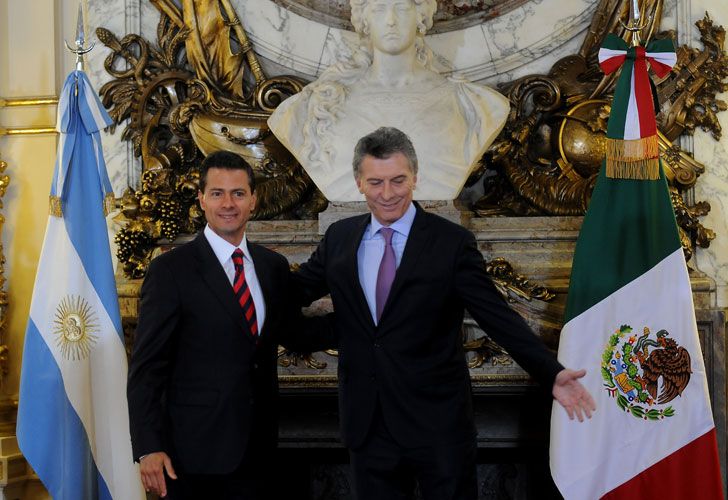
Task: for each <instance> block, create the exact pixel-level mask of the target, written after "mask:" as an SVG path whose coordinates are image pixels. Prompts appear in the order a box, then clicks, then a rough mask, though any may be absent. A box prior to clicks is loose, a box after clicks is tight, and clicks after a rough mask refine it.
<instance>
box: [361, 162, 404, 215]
mask: <svg viewBox="0 0 728 500" xmlns="http://www.w3.org/2000/svg"><path fill="white" fill-rule="evenodd" d="M356 182H357V185H358V186H359V192H360V193H361V194H363V195H364V198H366V201H367V205H368V206H369V210H370V211H371V212H372V215H374V217H376V219H377V220H378V221H379V222H380V223H381V224H383V225H385V226H389V225H390V224H392V223H393V222H396V221H397V220H399V219H400V218H401V217H402V216H403V215H404V213H405V212H406V211H407V209H408V208H409V206H410V203H411V202H412V192H413V191H414V189H415V185H416V183H417V176H416V175H415V174H413V173H412V169H411V168H410V165H409V162H408V161H407V157H406V156H405V155H403V154H402V153H394V154H393V155H391V156H389V157H388V158H384V159H380V158H375V157H374V156H370V155H367V156H365V157H364V158H363V159H362V162H361V166H360V167H359V177H358V178H357V179H356Z"/></svg>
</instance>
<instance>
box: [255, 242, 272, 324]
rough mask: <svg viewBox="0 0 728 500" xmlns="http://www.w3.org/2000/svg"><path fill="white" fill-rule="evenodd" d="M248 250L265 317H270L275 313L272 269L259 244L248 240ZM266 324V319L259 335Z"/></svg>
mask: <svg viewBox="0 0 728 500" xmlns="http://www.w3.org/2000/svg"><path fill="white" fill-rule="evenodd" d="M248 251H249V252H250V256H251V258H252V259H253V264H254V265H255V275H256V277H257V278H258V284H259V285H260V293H261V294H263V301H264V302H265V311H266V312H265V317H266V318H272V317H274V316H272V315H274V314H276V310H275V297H276V295H275V293H274V292H273V289H274V283H273V270H272V269H270V266H269V264H268V261H267V259H266V255H265V252H263V250H262V249H261V247H260V246H259V245H256V244H255V243H251V242H250V241H248ZM266 324H268V321H265V322H264V323H263V328H261V330H260V336H261V337H262V336H263V334H264V333H265V331H266V328H265V326H266Z"/></svg>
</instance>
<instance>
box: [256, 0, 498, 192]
mask: <svg viewBox="0 0 728 500" xmlns="http://www.w3.org/2000/svg"><path fill="white" fill-rule="evenodd" d="M436 8H437V4H436V2H435V0H351V22H352V24H353V25H354V28H355V29H356V32H357V33H358V34H359V45H358V47H355V48H354V49H353V50H352V51H351V53H350V54H348V55H347V57H342V58H341V59H340V60H339V61H337V62H336V63H335V64H333V65H332V66H330V67H329V68H327V69H326V70H325V71H324V72H323V73H322V74H321V76H320V77H319V79H318V80H316V81H314V82H312V83H311V84H309V85H307V86H306V87H305V88H304V89H303V90H302V91H301V92H300V93H298V94H296V95H294V96H292V97H290V98H288V99H286V100H285V101H284V102H283V103H281V105H280V106H279V107H278V109H276V111H275V112H274V113H273V114H272V115H271V117H270V119H269V120H268V124H269V126H270V128H271V130H272V131H273V133H274V134H275V135H276V137H277V138H278V139H279V140H280V141H281V143H282V144H283V145H284V146H285V147H286V148H288V150H290V151H291V152H292V153H293V154H294V155H295V156H296V159H298V161H299V162H300V163H301V165H302V166H303V168H304V169H305V170H306V172H307V173H308V175H309V176H310V177H311V179H313V181H314V182H315V183H316V185H317V186H318V188H319V189H320V190H321V191H322V192H323V194H324V196H326V198H327V199H328V200H330V201H360V200H363V196H362V195H361V194H360V193H359V191H358V189H357V187H356V183H355V182H354V178H353V170H352V158H353V155H354V145H355V144H356V142H357V141H358V140H359V138H361V137H363V136H365V135H366V134H368V133H370V132H372V131H374V130H375V129H377V128H379V127H381V126H389V127H396V128H398V129H400V130H402V131H404V132H405V133H406V134H407V135H408V136H409V137H410V138H411V139H412V142H413V144H414V146H415V150H416V151H417V157H418V160H419V163H420V168H419V172H418V176H417V177H418V181H417V191H416V192H415V197H416V198H417V199H419V200H452V199H455V198H456V197H457V196H458V194H459V193H460V190H461V189H462V187H463V185H464V184H465V181H466V180H467V178H468V175H469V174H470V173H471V172H472V171H473V169H474V168H475V166H476V164H477V162H478V160H480V158H481V156H482V155H483V153H484V152H485V150H486V148H487V147H488V146H489V145H490V144H491V143H492V142H493V140H494V139H495V137H496V136H497V135H498V133H499V132H500V131H501V129H502V128H503V125H504V124H505V121H506V117H507V115H508V110H509V103H508V100H507V99H506V98H505V97H503V96H502V95H501V94H499V93H498V92H496V91H495V90H493V89H491V88H489V87H485V86H482V85H477V84H474V83H470V82H468V81H466V80H463V79H459V78H445V77H443V76H441V75H440V74H438V73H437V72H435V71H433V70H432V69H431V64H430V63H431V59H432V52H431V51H430V50H429V48H428V47H427V46H426V45H425V42H424V35H425V32H426V31H427V30H428V29H429V28H430V27H431V26H432V18H433V15H434V13H435V10H436Z"/></svg>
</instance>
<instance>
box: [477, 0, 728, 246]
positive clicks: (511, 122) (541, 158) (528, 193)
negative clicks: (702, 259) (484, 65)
mask: <svg viewBox="0 0 728 500" xmlns="http://www.w3.org/2000/svg"><path fill="white" fill-rule="evenodd" d="M641 8H642V11H643V12H645V13H646V15H647V16H649V17H648V18H649V20H650V21H649V22H648V24H647V25H646V26H645V27H644V28H643V29H642V31H641V32H640V36H641V39H643V40H649V39H650V38H652V37H666V36H671V34H670V33H659V34H658V33H657V30H658V28H659V21H660V16H661V13H662V1H661V0H646V1H644V2H642V6H641ZM628 13H629V2H627V1H623V0H602V1H601V2H600V4H599V6H598V8H597V12H596V13H595V14H594V17H593V18H592V24H591V26H590V29H589V31H588V33H587V36H586V38H585V40H584V42H583V44H582V47H581V49H580V51H579V53H578V54H576V55H571V56H568V57H566V58H564V59H562V60H560V61H557V62H556V63H555V64H554V65H553V67H552V68H551V70H550V72H549V74H548V75H532V76H527V77H524V78H521V79H519V80H517V81H515V82H513V83H512V84H510V85H509V86H508V87H507V88H506V89H505V90H506V92H507V94H508V96H509V98H510V100H511V102H512V103H513V106H512V110H511V114H510V116H509V119H508V122H507V124H506V126H505V128H504V131H503V133H502V134H501V136H500V137H499V139H498V140H497V141H496V142H495V143H494V144H493V145H492V146H491V148H490V149H489V150H488V151H487V152H486V154H485V156H484V158H483V164H482V168H481V169H480V170H479V171H478V172H476V173H475V174H474V176H471V179H470V183H473V182H476V181H477V179H480V177H481V176H482V179H483V180H482V182H483V187H484V192H485V195H484V196H483V197H482V198H481V199H479V200H478V201H477V202H475V204H474V205H473V207H472V208H473V210H474V211H475V212H476V214H478V215H480V216H491V215H504V214H508V215H580V214H583V213H584V212H585V211H586V207H587V205H588V202H589V197H590V196H591V192H592V190H593V188H594V183H595V181H596V174H597V173H598V171H599V168H600V167H601V164H602V160H603V158H604V156H605V151H606V147H607V141H606V123H607V119H608V117H609V103H610V101H611V94H610V93H611V92H612V90H613V85H614V83H615V81H616V75H609V76H604V75H602V74H601V72H600V71H599V69H598V65H597V62H596V53H597V51H598V49H599V45H600V43H601V41H602V39H603V38H604V36H605V35H606V34H607V33H610V32H614V33H619V34H622V35H623V37H624V38H625V40H627V41H630V38H631V36H632V35H631V34H630V33H629V32H628V31H625V30H624V28H623V27H622V28H620V26H623V24H624V22H625V21H626V19H627V16H628ZM696 26H697V27H698V29H699V30H700V33H701V41H702V43H703V46H704V47H703V49H702V50H697V49H692V48H690V47H687V46H682V47H680V48H678V51H677V53H678V63H677V65H676V66H675V69H674V71H673V72H672V73H671V74H670V75H668V76H667V77H666V78H665V79H664V80H663V81H661V82H656V83H657V84H658V85H659V86H658V100H659V101H660V103H661V104H662V112H661V113H660V114H659V115H658V126H659V128H660V130H661V131H662V133H661V134H660V136H659V149H660V153H661V156H662V159H663V166H664V168H665V172H666V175H667V178H668V181H669V184H670V187H671V190H672V191H673V204H674V206H675V211H676V216H677V219H678V223H679V224H680V228H681V232H682V236H683V245H684V248H685V253H686V255H688V256H689V255H691V254H692V252H693V248H694V246H695V245H696V244H697V245H699V246H702V247H707V246H708V245H709V244H710V240H711V239H713V238H714V236H715V235H714V233H713V231H711V230H710V229H706V228H704V227H703V226H702V225H701V224H700V222H699V220H698V219H699V217H702V216H703V215H705V214H706V213H707V211H709V210H710V206H709V205H708V204H707V203H704V202H698V203H697V204H696V205H695V206H692V207H687V206H685V202H684V201H682V195H683V193H684V191H685V190H686V189H689V188H691V187H692V186H694V184H695V182H696V180H697V178H698V176H699V175H700V174H701V173H703V172H704V170H705V167H704V166H703V165H701V164H700V163H699V162H697V161H696V160H695V159H694V158H692V157H691V156H690V155H689V154H688V153H687V152H685V151H683V150H681V148H680V147H679V146H678V145H677V144H674V143H673V142H672V141H674V140H675V139H676V138H677V137H678V136H679V135H680V134H682V133H692V132H693V131H694V130H695V128H696V127H701V128H702V129H703V130H706V131H708V132H710V133H711V134H713V136H714V137H715V138H716V139H718V138H719V137H720V134H721V130H720V124H719V123H718V120H717V113H718V112H720V111H723V110H725V109H726V108H728V105H727V104H726V103H725V102H723V101H721V100H717V99H716V95H717V93H719V92H724V91H725V90H728V84H727V83H725V80H726V78H727V77H728V57H727V56H726V54H725V51H724V50H723V45H724V41H725V30H724V29H723V28H722V27H716V26H714V25H713V22H712V21H711V19H710V17H709V16H708V15H707V14H706V16H705V18H704V19H703V20H701V21H698V22H697V23H696ZM483 174H485V175H483Z"/></svg>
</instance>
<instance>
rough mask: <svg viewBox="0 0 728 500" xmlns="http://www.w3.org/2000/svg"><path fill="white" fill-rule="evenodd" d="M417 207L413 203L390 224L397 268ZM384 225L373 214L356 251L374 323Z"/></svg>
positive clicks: (358, 266) (360, 282) (363, 287)
mask: <svg viewBox="0 0 728 500" xmlns="http://www.w3.org/2000/svg"><path fill="white" fill-rule="evenodd" d="M416 213H417V209H416V208H415V206H414V204H413V203H410V206H409V208H408V209H407V211H406V212H405V213H404V215H403V216H402V217H400V218H399V219H398V220H397V221H395V222H393V223H392V224H391V225H389V227H390V228H392V229H393V230H394V232H393V233H392V247H393V248H394V256H395V258H396V260H397V268H398V269H399V264H400V262H402V254H403V253H404V247H405V245H406V244H407V237H409V233H410V229H412V222H413V221H414V220H415V214H416ZM383 227H384V226H383V225H382V224H381V223H380V222H379V221H378V220H377V219H376V218H375V217H374V216H373V215H372V216H371V221H370V222H369V224H368V225H367V228H366V229H365V230H364V235H363V236H362V237H361V243H359V250H358V251H357V253H356V259H357V268H358V270H359V284H361V288H362V290H363V291H364V297H366V299H367V305H368V306H369V312H371V314H372V319H373V320H374V324H375V325H376V324H377V299H376V293H377V274H379V264H380V262H381V261H382V257H383V256H384V236H382V233H381V232H379V230H380V229H381V228H383Z"/></svg>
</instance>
